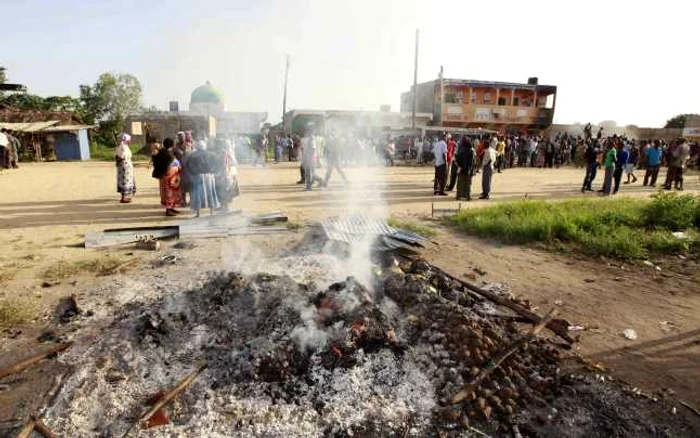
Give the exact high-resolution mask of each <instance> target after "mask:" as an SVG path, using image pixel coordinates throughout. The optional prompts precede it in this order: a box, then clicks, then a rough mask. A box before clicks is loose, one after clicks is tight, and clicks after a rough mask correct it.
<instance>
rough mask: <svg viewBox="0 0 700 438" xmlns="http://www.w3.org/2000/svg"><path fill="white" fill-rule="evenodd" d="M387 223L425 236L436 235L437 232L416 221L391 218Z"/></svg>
mask: <svg viewBox="0 0 700 438" xmlns="http://www.w3.org/2000/svg"><path fill="white" fill-rule="evenodd" d="M387 223H388V224H389V226H391V227H394V228H400V229H402V230H406V231H410V232H412V233H416V234H419V235H421V236H423V237H434V236H435V235H436V234H437V233H435V231H434V230H432V229H430V228H428V227H426V226H424V225H421V224H419V223H417V222H414V221H409V220H403V219H396V218H391V219H389V220H388V221H387Z"/></svg>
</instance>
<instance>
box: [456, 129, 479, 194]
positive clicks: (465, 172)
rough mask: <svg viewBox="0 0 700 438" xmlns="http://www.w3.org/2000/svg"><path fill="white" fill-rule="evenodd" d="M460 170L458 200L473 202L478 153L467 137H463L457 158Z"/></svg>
mask: <svg viewBox="0 0 700 438" xmlns="http://www.w3.org/2000/svg"><path fill="white" fill-rule="evenodd" d="M455 161H456V162H457V167H458V169H459V179H458V181H457V200H458V201H459V200H461V199H464V200H466V201H471V200H472V178H473V177H474V164H475V163H476V151H475V150H474V146H473V145H472V142H471V140H469V137H467V136H466V135H465V136H463V137H462V139H461V140H460V142H459V147H458V148H457V155H456V156H455Z"/></svg>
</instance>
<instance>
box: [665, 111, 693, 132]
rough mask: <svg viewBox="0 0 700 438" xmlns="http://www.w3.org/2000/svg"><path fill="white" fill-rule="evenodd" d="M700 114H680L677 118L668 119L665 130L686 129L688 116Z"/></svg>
mask: <svg viewBox="0 0 700 438" xmlns="http://www.w3.org/2000/svg"><path fill="white" fill-rule="evenodd" d="M697 115H698V114H679V115H677V116H676V117H673V118H671V119H668V120H667V121H666V126H664V128H680V129H683V128H685V119H686V118H687V117H688V116H697Z"/></svg>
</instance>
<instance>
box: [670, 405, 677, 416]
mask: <svg viewBox="0 0 700 438" xmlns="http://www.w3.org/2000/svg"><path fill="white" fill-rule="evenodd" d="M677 412H678V411H677V410H676V407H675V406H674V407H672V408H671V415H676V413H677Z"/></svg>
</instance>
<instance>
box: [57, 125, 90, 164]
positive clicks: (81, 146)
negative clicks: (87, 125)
mask: <svg viewBox="0 0 700 438" xmlns="http://www.w3.org/2000/svg"><path fill="white" fill-rule="evenodd" d="M54 138H55V140H54V148H55V149H56V160H58V161H69V160H81V161H85V160H89V159H90V149H89V147H88V137H87V130H86V129H81V130H79V131H78V132H76V133H73V132H57V133H55V134H54Z"/></svg>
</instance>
